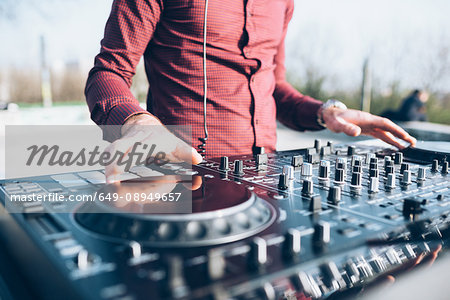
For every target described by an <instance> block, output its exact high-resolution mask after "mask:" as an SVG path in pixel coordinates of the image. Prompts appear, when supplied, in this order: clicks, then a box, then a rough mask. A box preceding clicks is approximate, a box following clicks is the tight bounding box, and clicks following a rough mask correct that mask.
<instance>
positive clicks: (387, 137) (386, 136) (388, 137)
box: [370, 129, 405, 149]
mask: <svg viewBox="0 0 450 300" xmlns="http://www.w3.org/2000/svg"><path fill="white" fill-rule="evenodd" d="M370 135H372V136H373V137H376V138H378V139H380V140H382V141H384V142H386V143H388V144H391V145H393V146H395V147H397V148H399V149H403V148H405V146H403V145H402V144H401V143H399V142H398V141H397V139H396V138H395V137H394V136H393V135H392V133H390V132H388V131H381V130H377V129H375V130H373V131H372V132H371V133H370Z"/></svg>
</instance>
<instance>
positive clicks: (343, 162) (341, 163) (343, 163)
mask: <svg viewBox="0 0 450 300" xmlns="http://www.w3.org/2000/svg"><path fill="white" fill-rule="evenodd" d="M336 168H339V169H344V170H347V158H346V157H339V158H337V159H336Z"/></svg>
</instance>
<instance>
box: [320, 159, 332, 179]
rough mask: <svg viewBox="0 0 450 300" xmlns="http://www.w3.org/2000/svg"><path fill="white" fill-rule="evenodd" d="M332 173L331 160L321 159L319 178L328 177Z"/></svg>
mask: <svg viewBox="0 0 450 300" xmlns="http://www.w3.org/2000/svg"><path fill="white" fill-rule="evenodd" d="M329 173H330V162H329V161H326V160H321V161H320V165H319V179H324V180H326V179H328V177H329Z"/></svg>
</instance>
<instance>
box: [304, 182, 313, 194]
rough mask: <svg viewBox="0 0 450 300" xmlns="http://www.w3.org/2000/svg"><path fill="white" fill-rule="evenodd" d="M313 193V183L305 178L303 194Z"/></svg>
mask: <svg viewBox="0 0 450 300" xmlns="http://www.w3.org/2000/svg"><path fill="white" fill-rule="evenodd" d="M312 193H313V183H312V181H311V180H303V186H302V195H304V196H310V195H312Z"/></svg>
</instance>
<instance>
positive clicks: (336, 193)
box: [327, 186, 341, 205]
mask: <svg viewBox="0 0 450 300" xmlns="http://www.w3.org/2000/svg"><path fill="white" fill-rule="evenodd" d="M327 200H328V202H330V203H332V204H334V205H337V204H338V203H339V202H340V201H341V188H340V187H339V186H333V187H331V188H330V190H329V192H328V199H327Z"/></svg>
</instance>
